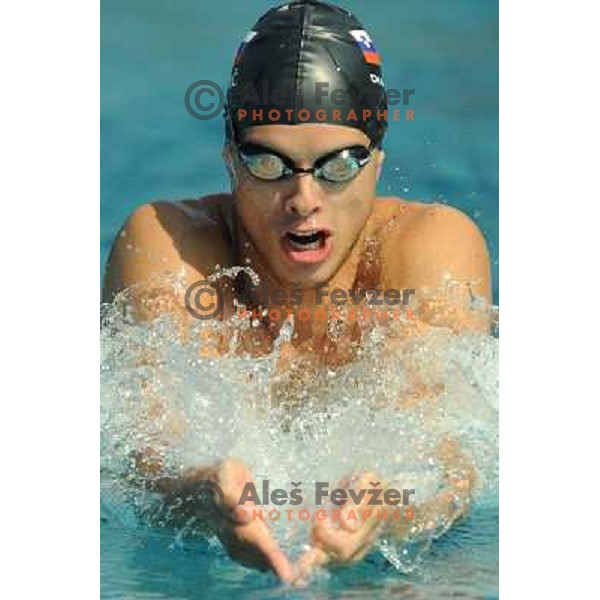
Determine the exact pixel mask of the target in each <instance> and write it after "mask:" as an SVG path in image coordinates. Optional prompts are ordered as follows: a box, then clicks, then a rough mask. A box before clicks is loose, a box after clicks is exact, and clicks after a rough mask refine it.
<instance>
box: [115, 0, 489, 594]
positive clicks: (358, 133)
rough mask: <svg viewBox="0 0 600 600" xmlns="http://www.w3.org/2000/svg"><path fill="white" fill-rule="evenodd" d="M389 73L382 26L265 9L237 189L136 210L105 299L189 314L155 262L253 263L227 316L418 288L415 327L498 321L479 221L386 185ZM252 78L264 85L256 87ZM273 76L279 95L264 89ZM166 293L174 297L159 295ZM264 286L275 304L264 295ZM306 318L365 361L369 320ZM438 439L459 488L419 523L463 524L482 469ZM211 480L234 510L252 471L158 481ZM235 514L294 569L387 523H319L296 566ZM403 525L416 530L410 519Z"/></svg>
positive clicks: (234, 122)
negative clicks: (339, 325) (342, 328)
mask: <svg viewBox="0 0 600 600" xmlns="http://www.w3.org/2000/svg"><path fill="white" fill-rule="evenodd" d="M383 81H384V79H383V75H382V70H381V59H380V57H379V55H378V53H377V51H376V48H375V45H374V43H373V41H372V38H371V36H370V35H369V34H368V33H367V32H366V31H365V28H364V27H363V25H362V24H361V23H360V22H359V21H358V20H357V19H356V17H355V16H354V15H352V14H350V13H348V12H346V11H345V10H343V9H341V8H338V7H335V6H333V5H329V4H325V3H322V2H316V1H305V2H292V3H289V4H286V5H283V6H281V7H278V8H274V9H271V10H269V11H268V12H267V13H265V14H264V15H263V16H262V17H261V18H260V19H259V20H258V22H257V23H256V25H255V26H254V27H253V29H252V31H251V32H250V33H249V34H248V35H247V36H246V38H245V41H244V43H243V44H242V46H241V47H240V49H239V51H238V55H237V57H236V59H235V63H234V65H233V69H232V78H231V84H230V88H229V90H228V93H227V102H226V106H225V115H224V117H225V119H224V120H225V142H224V148H223V153H222V157H223V160H224V163H225V166H226V169H227V171H228V173H229V176H230V179H231V192H230V193H219V194H215V195H211V196H207V197H204V198H200V199H195V200H183V201H180V202H174V203H170V202H164V201H160V202H153V203H150V204H146V205H144V206H141V207H140V208H138V209H137V210H136V211H135V212H134V213H133V214H132V215H131V216H130V217H129V218H128V219H127V221H126V223H125V224H124V226H123V228H122V230H121V233H120V235H119V236H117V239H116V241H115V243H114V246H113V248H112V251H111V254H110V258H109V261H108V264H107V269H106V273H105V278H104V289H103V300H104V301H106V302H111V301H113V300H114V299H115V297H116V296H117V295H118V294H119V293H120V292H122V291H123V290H128V289H130V288H131V289H132V290H133V292H132V293H131V294H130V300H131V301H132V303H133V305H134V306H135V307H136V310H137V314H138V316H139V318H141V319H151V318H154V317H155V316H157V315H158V314H160V313H161V311H165V310H169V311H173V313H177V314H182V315H187V312H186V310H185V307H184V305H183V300H182V297H181V294H175V292H173V291H172V290H170V289H166V288H156V287H155V283H153V282H156V281H157V276H159V275H161V274H167V273H170V274H176V275H177V276H179V277H180V278H181V283H182V287H183V288H184V289H185V288H186V287H187V286H190V285H192V284H194V282H197V281H201V280H209V278H211V279H210V281H213V282H214V286H215V289H216V287H217V286H218V285H220V280H219V279H218V277H217V274H218V272H219V270H220V269H224V268H228V267H235V266H250V267H251V268H252V270H253V271H254V272H255V273H256V274H257V275H258V277H259V281H260V283H259V285H258V288H260V289H256V286H253V284H252V283H251V282H250V280H249V278H247V277H244V276H243V275H241V276H239V277H238V279H237V280H235V281H233V282H231V281H230V285H229V286H227V285H225V284H224V287H223V289H225V295H224V298H225V299H224V300H223V303H224V306H223V311H222V313H221V315H220V318H223V319H227V318H228V317H230V316H231V314H232V311H233V308H232V307H233V302H234V300H235V301H237V302H239V303H242V304H243V305H244V306H246V307H251V308H255V307H257V306H260V307H261V308H266V309H267V310H268V309H270V308H273V307H276V308H278V309H280V313H281V314H282V315H284V314H286V311H290V312H291V314H298V313H299V311H300V310H304V311H308V313H310V312H311V311H314V310H315V308H316V306H315V295H314V294H312V293H311V292H312V291H314V290H315V289H317V288H319V287H322V286H327V288H328V289H330V290H333V289H341V290H352V289H368V288H377V289H380V290H388V289H395V290H407V289H412V290H416V294H415V296H416V297H420V298H421V302H420V303H419V304H418V306H417V308H416V312H415V331H417V332H418V331H422V330H424V329H427V328H428V327H432V326H437V327H449V328H451V329H452V330H453V331H455V332H459V331H464V330H479V331H485V330H486V328H488V327H489V325H488V323H487V320H486V318H485V317H484V316H483V317H482V314H481V312H477V311H473V310H471V302H472V299H473V298H479V299H481V300H482V301H483V302H486V303H489V302H490V262H489V256H488V251H487V248H486V243H485V240H484V238H483V236H482V234H481V232H480V231H479V229H478V228H477V226H476V225H475V224H474V223H473V222H472V221H471V220H470V219H469V218H468V217H467V216H466V215H464V214H463V213H461V212H460V211H458V210H456V209H454V208H451V207H448V206H441V205H431V204H423V203H419V202H409V201H406V200H403V199H400V198H397V197H377V194H376V185H377V181H378V179H379V176H380V173H381V171H382V168H383V165H384V158H385V153H384V150H383V141H384V137H385V133H386V128H387V122H386V120H385V118H381V116H382V115H384V116H385V114H386V113H385V111H386V110H387V98H386V93H385V88H384V84H383ZM249 86H253V88H254V90H256V91H258V92H259V94H258V97H257V94H251V93H247V92H248V89H250V87H249ZM265 88H268V89H270V90H271V92H273V93H270V94H267V95H264V94H263V95H262V96H261V95H260V91H261V90H262V89H265ZM274 90H279V92H278V94H276V93H274ZM334 90H335V92H336V93H335V94H334V93H333V91H334ZM326 91H327V92H328V93H325V92H326ZM282 99H283V101H284V102H285V104H282ZM448 281H453V282H458V283H459V284H461V285H464V286H465V289H468V294H467V295H465V297H464V299H463V301H461V302H456V301H453V303H452V305H450V303H449V302H448V300H447V298H446V296H445V295H444V294H443V293H441V292H440V294H439V295H437V296H436V294H435V293H433V295H432V292H431V291H432V290H434V291H435V290H442V289H444V288H445V286H447V283H448ZM156 285H158V284H156ZM267 288H268V290H269V293H264V292H265V289H267ZM223 289H221V292H222V291H223ZM298 289H299V290H301V292H302V293H301V301H300V302H299V303H292V302H287V303H286V300H284V301H283V305H284V306H283V308H285V309H286V311H283V310H281V309H282V303H281V298H280V299H279V300H280V301H279V302H277V299H276V294H273V293H272V290H283V292H284V293H283V296H282V297H284V298H291V295H292V292H293V291H294V290H298ZM425 290H427V294H425V293H424V291H425ZM157 294H158V295H160V294H163V295H165V296H168V295H169V294H172V295H173V297H172V298H167V300H168V301H167V302H158V303H156V302H149V301H148V299H149V298H155V297H156V295H157ZM264 298H267V305H266V306H264V305H262V304H261V303H260V302H259V301H258V300H257V299H264ZM287 314H289V313H287ZM187 316H189V315H187ZM186 318H187V317H186ZM189 318H190V319H191V317H189ZM294 323H295V326H294V333H293V336H292V339H291V341H290V347H291V348H292V350H293V353H294V356H298V357H303V356H306V357H309V358H310V359H311V360H313V361H317V362H318V363H319V364H340V363H343V362H344V361H348V360H352V358H353V356H352V351H349V350H348V348H350V347H352V348H355V347H356V346H357V344H356V342H358V345H360V338H361V329H360V327H359V325H358V323H356V321H355V322H353V323H352V324H351V325H348V328H347V331H346V333H347V336H346V337H342V339H338V340H333V341H332V340H331V339H330V336H329V335H328V330H327V323H326V322H324V321H323V320H317V319H305V320H301V319H295V321H294ZM282 325H283V317H282V318H281V319H280V320H277V319H275V320H264V321H263V322H262V325H261V326H260V327H259V328H258V329H257V330H256V331H258V334H259V335H255V338H253V339H250V340H245V342H244V343H247V344H248V346H247V347H246V348H245V350H249V349H258V350H259V351H269V349H270V347H271V346H270V344H271V343H272V341H273V340H274V339H275V338H276V337H277V334H278V332H279V329H280V327H281V326H282ZM254 331H255V330H253V332H254ZM389 343H390V344H391V343H392V342H391V341H390V342H389ZM439 453H440V460H441V464H442V465H445V466H446V472H447V477H446V482H447V487H446V489H445V490H443V491H442V492H441V493H440V494H439V495H438V496H437V497H436V498H434V499H433V500H432V501H431V502H430V503H429V504H428V505H427V506H423V507H416V509H415V511H416V521H415V524H414V525H413V526H414V527H417V529H419V528H420V530H423V529H426V528H427V527H428V526H431V525H430V524H431V523H433V522H436V521H437V520H439V519H440V518H444V519H446V520H447V522H449V523H450V522H453V521H454V520H456V519H457V518H458V517H460V516H461V515H462V514H463V513H464V510H466V508H465V507H466V506H468V503H469V497H470V491H471V489H472V487H473V483H474V475H473V469H472V467H471V466H470V464H469V462H468V461H467V460H466V458H465V457H464V456H463V454H462V453H461V451H460V448H459V447H458V446H457V444H456V443H454V442H453V441H452V440H440V451H439ZM138 458H139V461H138V462H139V464H138V470H139V471H140V473H142V474H144V473H146V474H152V475H156V474H159V473H160V468H161V465H160V461H159V460H158V459H156V457H153V456H152V455H151V453H149V454H148V455H146V456H141V457H138ZM457 474H459V475H457ZM375 478H377V480H378V481H379V479H378V476H377V474H376V473H358V474H355V476H354V477H353V478H349V479H348V481H347V482H346V484H345V485H346V487H348V486H351V485H357V484H356V482H357V481H358V482H361V481H362V482H363V483H364V485H366V486H367V487H368V485H369V481H375ZM198 479H212V480H213V481H215V482H217V483H219V484H220V485H221V487H222V488H223V489H224V491H225V498H226V503H225V504H226V507H225V508H230V509H232V510H233V509H234V508H235V506H234V503H235V500H234V498H235V497H236V495H237V493H238V492H239V491H240V490H241V489H242V488H243V484H244V482H246V481H248V480H251V479H252V474H251V473H250V472H249V470H248V469H247V467H246V466H245V465H244V463H243V462H242V461H240V460H237V459H234V458H231V459H225V460H224V461H223V462H222V463H219V464H218V465H213V466H210V467H206V468H199V469H196V470H195V471H190V472H189V473H188V474H186V475H185V476H184V477H182V479H181V481H177V482H171V483H165V482H162V484H161V485H162V487H161V486H158V487H157V489H159V488H160V490H159V491H162V492H164V493H165V495H166V496H167V497H174V496H179V497H182V496H185V494H186V489H190V488H189V486H190V485H192V484H193V482H194V481H195V480H198ZM186 486H187V487H186ZM240 486H241V487H240ZM225 521H226V523H227V524H225V525H223V527H222V528H221V529H220V534H219V535H220V538H221V540H222V541H223V543H224V545H225V547H226V548H227V549H228V551H229V552H230V555H231V556H232V557H233V558H234V559H236V560H239V561H240V562H243V563H244V564H247V565H250V566H254V567H257V568H262V569H272V570H273V571H274V572H275V573H276V574H277V575H278V576H279V577H280V578H281V579H282V580H284V581H293V582H296V583H298V582H301V581H303V580H305V579H306V577H308V576H309V574H310V572H311V570H312V569H314V568H315V567H316V566H324V565H327V564H346V563H350V562H353V561H356V560H360V558H362V557H363V556H365V554H366V553H367V552H368V551H369V549H370V548H371V547H372V545H373V543H374V542H375V540H376V539H377V536H378V535H379V533H380V531H381V527H380V526H379V525H377V524H376V523H374V522H373V521H370V520H368V519H367V520H365V522H363V523H361V524H360V526H358V527H352V528H341V529H334V528H331V525H330V523H329V522H327V521H326V522H323V523H317V522H316V523H315V524H314V526H313V529H312V533H311V544H312V548H311V549H310V550H308V551H307V553H306V554H305V555H304V556H303V557H302V558H301V559H300V561H299V562H298V563H297V564H295V565H292V564H291V561H290V560H289V559H288V557H286V556H285V555H284V554H283V553H282V552H281V551H280V549H279V548H278V546H277V544H276V542H275V541H274V539H273V537H272V536H271V534H270V532H269V529H268V526H267V525H266V523H264V522H261V521H258V522H257V521H254V522H245V523H242V522H235V521H232V520H231V519H229V520H227V519H224V522H225ZM397 535H398V536H400V537H401V536H405V535H407V532H406V530H405V529H403V526H402V527H398V531H397Z"/></svg>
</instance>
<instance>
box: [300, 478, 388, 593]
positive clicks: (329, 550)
mask: <svg viewBox="0 0 600 600" xmlns="http://www.w3.org/2000/svg"><path fill="white" fill-rule="evenodd" d="M379 481H381V479H380V478H379V477H378V475H376V474H375V473H372V472H366V473H361V474H358V475H356V476H354V477H351V478H349V479H346V480H344V481H342V482H340V485H339V487H340V488H343V489H350V488H352V489H354V490H356V491H357V492H360V490H369V489H376V488H375V487H374V486H372V485H371V483H370V482H379ZM369 499H370V495H369V494H368V493H366V494H365V495H364V497H363V498H362V501H361V502H359V503H357V504H355V503H354V501H353V500H352V499H351V498H348V500H347V502H346V504H345V505H344V508H343V510H342V511H341V515H340V517H341V518H340V520H339V521H337V520H335V521H333V520H332V519H331V515H330V514H328V515H327V518H326V519H324V520H322V521H316V522H315V523H314V524H313V527H312V529H311V543H312V548H311V549H310V550H308V551H307V552H305V553H304V554H303V555H302V556H301V557H300V559H299V560H298V562H297V564H296V574H295V576H294V579H293V584H294V585H296V586H300V585H304V584H305V583H306V582H307V580H308V578H309V576H310V574H311V572H312V571H313V570H314V569H315V568H317V567H319V566H323V565H325V564H328V563H332V564H348V563H353V562H358V561H360V560H362V559H363V558H364V557H365V556H366V554H367V553H368V552H369V551H370V550H371V548H372V546H373V544H374V543H375V541H376V540H377V538H378V536H379V535H380V533H381V530H382V525H383V521H382V520H381V519H375V518H374V516H373V515H368V514H367V518H366V519H363V516H365V515H363V508H366V506H367V505H368V502H369ZM350 511H354V514H355V515H356V517H357V520H354V519H353V518H352V516H351V513H350ZM372 512H373V513H375V511H372ZM349 516H350V518H348V517H349Z"/></svg>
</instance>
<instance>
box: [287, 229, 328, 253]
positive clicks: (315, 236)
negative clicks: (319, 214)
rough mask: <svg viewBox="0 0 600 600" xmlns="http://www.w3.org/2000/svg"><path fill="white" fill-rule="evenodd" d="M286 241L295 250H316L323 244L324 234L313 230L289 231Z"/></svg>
mask: <svg viewBox="0 0 600 600" xmlns="http://www.w3.org/2000/svg"><path fill="white" fill-rule="evenodd" d="M287 238H288V241H289V243H290V245H291V246H292V248H294V249H295V250H318V249H319V248H320V247H322V245H323V241H324V239H325V236H324V234H323V232H321V231H319V230H318V229H317V230H314V231H312V232H305V231H303V232H302V233H294V232H291V231H290V232H289V233H288V235H287Z"/></svg>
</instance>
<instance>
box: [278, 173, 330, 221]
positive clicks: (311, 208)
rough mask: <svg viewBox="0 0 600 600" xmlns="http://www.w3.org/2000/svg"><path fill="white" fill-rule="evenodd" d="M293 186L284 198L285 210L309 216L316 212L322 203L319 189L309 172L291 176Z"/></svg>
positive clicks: (300, 215)
mask: <svg viewBox="0 0 600 600" xmlns="http://www.w3.org/2000/svg"><path fill="white" fill-rule="evenodd" d="M293 181H294V183H293V187H292V188H291V189H290V192H289V195H288V196H287V197H286V198H285V200H284V202H285V204H284V206H285V212H286V213H287V214H288V215H293V216H297V217H302V218H305V217H310V216H311V215H313V214H315V213H318V212H319V211H320V210H321V208H322V205H323V202H322V199H321V190H320V188H319V185H318V183H317V182H316V181H315V179H314V177H313V176H312V175H311V174H310V173H303V174H298V175H295V176H294V177H293Z"/></svg>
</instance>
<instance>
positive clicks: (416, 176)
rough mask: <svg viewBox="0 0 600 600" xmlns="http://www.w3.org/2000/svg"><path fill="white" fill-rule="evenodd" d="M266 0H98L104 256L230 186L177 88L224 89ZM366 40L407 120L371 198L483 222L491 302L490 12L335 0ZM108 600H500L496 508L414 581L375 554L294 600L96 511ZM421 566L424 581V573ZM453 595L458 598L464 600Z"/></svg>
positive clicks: (494, 115) (394, 126) (461, 1)
mask: <svg viewBox="0 0 600 600" xmlns="http://www.w3.org/2000/svg"><path fill="white" fill-rule="evenodd" d="M276 4H278V3H276V2H267V1H265V0H255V1H252V2H248V1H242V0H220V2H218V3H207V2H200V1H198V0H196V1H192V0H177V1H176V2H164V1H159V0H102V3H101V27H102V29H101V37H102V51H101V76H102V86H101V89H102V92H101V257H102V265H104V263H105V261H106V257H107V254H108V251H109V249H110V245H111V243H112V240H113V239H114V236H115V234H116V233H117V231H118V229H119V227H120V226H121V225H122V223H123V221H124V219H125V218H126V216H127V215H128V214H129V213H130V212H131V211H132V210H133V209H134V208H135V207H136V206H138V205H140V204H143V203H145V202H148V201H150V200H153V199H157V198H162V199H172V200H175V199H181V198H195V197H200V196H202V195H205V194H209V193H214V192H219V191H227V190H228V189H229V186H228V181H227V177H226V173H225V169H224V167H223V165H222V163H221V159H220V151H221V145H222V140H223V129H222V121H221V119H214V120H211V121H199V120H196V119H194V118H192V117H191V116H190V115H189V114H188V112H187V111H186V109H185V107H184V94H185V91H186V89H187V88H188V86H189V85H190V84H191V83H192V82H194V81H197V80H199V79H210V80H214V81H216V82H219V83H221V84H222V85H223V86H224V87H225V86H226V83H227V81H228V79H229V73H230V67H231V61H232V58H233V56H234V54H235V51H236V49H237V47H238V45H239V43H240V41H241V39H242V38H243V36H244V34H245V33H246V31H247V30H249V29H250V27H251V26H252V25H253V23H254V22H255V21H256V19H257V17H258V16H259V15H260V14H262V12H264V11H265V10H266V9H268V8H270V7H272V6H275V5H276ZM342 5H343V6H345V7H346V8H349V9H351V10H353V11H355V12H356V14H357V16H358V18H359V19H360V20H361V21H362V22H363V23H364V25H365V27H366V29H367V30H368V31H369V32H370V34H371V35H372V37H373V38H374V40H375V42H376V45H377V48H378V50H379V52H380V54H381V55H382V56H383V59H384V66H383V68H384V76H385V80H386V85H387V86H388V87H393V88H398V89H403V88H414V89H415V90H416V94H415V95H414V96H413V98H412V100H411V106H412V108H413V109H414V110H415V122H412V123H411V122H405V121H400V122H392V123H391V125H390V129H389V132H388V135H387V138H386V142H385V150H386V152H387V162H386V167H385V171H384V174H383V176H382V178H381V180H380V184H379V193H380V195H398V196H402V197H404V198H407V199H414V200H421V201H427V202H444V203H448V204H450V205H453V206H457V207H459V208H461V209H462V210H464V211H466V212H467V213H468V214H469V215H470V216H471V217H472V218H473V219H474V220H475V221H476V222H477V223H478V224H479V226H480V227H481V229H482V230H483V232H484V235H485V237H486V240H487V242H488V245H489V248H490V251H491V255H492V262H493V277H494V302H495V303H496V304H497V303H498V298H499V292H498V6H497V3H496V2H495V1H493V0H491V1H482V0H454V1H452V2H449V1H448V0H427V1H426V2H424V1H423V0H402V1H398V0H376V1H367V0H345V1H344V2H343V4H342ZM101 537H102V596H103V597H104V598H144V599H149V598H173V599H175V598H182V599H183V598H186V599H188V598H189V599H192V598H208V597H210V598H212V597H222V598H228V597H231V598H234V597H240V594H241V590H242V589H243V590H244V594H245V596H244V597H249V598H257V599H258V598H270V597H277V598H279V597H288V598H304V597H317V598H329V597H348V598H359V597H360V598H363V597H364V598H375V597H382V598H383V597H385V598H388V597H399V598H436V597H440V598H443V597H450V596H452V594H454V593H456V596H453V597H464V598H467V597H479V598H481V597H486V598H488V597H490V598H491V597H495V595H496V594H497V560H498V551H497V544H498V537H497V505H496V504H495V503H494V502H492V503H491V504H488V505H486V506H482V507H478V508H477V509H476V510H475V511H474V512H473V514H472V515H471V517H470V518H469V519H468V520H467V521H465V522H463V523H462V524H461V525H460V526H459V527H457V528H456V529H455V530H453V531H452V532H451V533H450V534H448V535H447V536H445V537H443V538H442V539H440V540H438V541H437V542H436V543H435V544H434V546H433V548H432V550H431V551H430V553H429V555H428V556H427V558H426V562H427V568H426V569H424V571H422V572H421V573H420V574H419V573H416V574H412V575H405V576H399V575H398V574H397V573H396V572H395V571H394V570H393V569H392V568H391V567H390V566H389V565H388V566H386V565H385V564H382V563H381V559H379V562H378V559H377V558H372V559H371V560H370V561H365V563H364V564H363V565H360V566H359V567H355V568H353V569H349V570H347V571H345V572H343V573H339V574H334V576H333V577H332V578H331V579H330V580H328V581H326V582H321V583H318V584H316V587H312V588H310V589H309V590H307V591H304V592H292V591H289V590H284V589H281V587H280V586H278V585H277V584H276V582H275V581H274V579H272V578H271V577H270V576H267V575H261V574H258V573H254V572H252V571H249V570H247V569H244V568H243V567H239V566H237V565H233V566H232V563H231V562H230V561H228V560H227V559H225V558H223V557H222V556H220V555H219V554H215V551H214V550H213V549H209V548H208V547H207V545H206V543H203V542H198V543H197V544H196V543H194V544H191V543H190V544H188V543H187V542H186V543H181V544H177V543H174V540H173V536H172V534H169V533H168V532H165V531H153V530H148V529H144V530H137V529H135V528H134V529H132V528H125V527H123V526H122V525H121V524H120V522H119V520H118V519H115V518H113V516H112V515H110V514H104V513H103V523H102V526H101ZM423 573H425V575H424V574H423ZM461 594H462V595H461Z"/></svg>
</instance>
